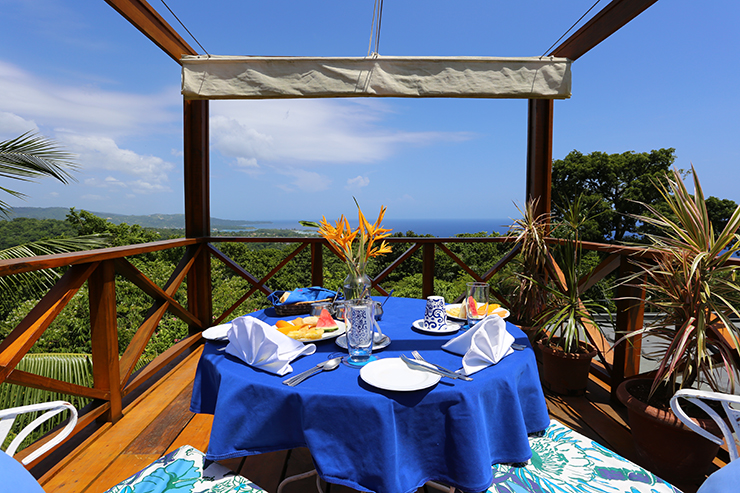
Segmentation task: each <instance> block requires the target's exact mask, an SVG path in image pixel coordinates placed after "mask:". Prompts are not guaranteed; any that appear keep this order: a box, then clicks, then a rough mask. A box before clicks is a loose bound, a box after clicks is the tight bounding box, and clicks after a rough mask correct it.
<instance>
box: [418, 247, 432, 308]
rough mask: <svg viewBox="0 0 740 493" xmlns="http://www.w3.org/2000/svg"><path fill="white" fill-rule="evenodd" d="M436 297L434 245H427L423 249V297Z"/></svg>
mask: <svg viewBox="0 0 740 493" xmlns="http://www.w3.org/2000/svg"><path fill="white" fill-rule="evenodd" d="M432 295H434V244H433V243H427V244H426V245H424V247H422V275H421V296H422V298H426V297H427V296H432Z"/></svg>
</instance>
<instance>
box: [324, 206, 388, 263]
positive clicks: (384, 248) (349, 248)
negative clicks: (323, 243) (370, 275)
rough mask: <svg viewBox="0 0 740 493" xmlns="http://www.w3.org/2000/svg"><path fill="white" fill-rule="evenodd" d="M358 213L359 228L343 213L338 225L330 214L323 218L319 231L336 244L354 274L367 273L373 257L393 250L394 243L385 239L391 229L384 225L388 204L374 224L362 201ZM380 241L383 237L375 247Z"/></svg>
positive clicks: (382, 208)
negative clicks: (332, 220) (332, 221)
mask: <svg viewBox="0 0 740 493" xmlns="http://www.w3.org/2000/svg"><path fill="white" fill-rule="evenodd" d="M357 212H358V218H359V223H360V224H359V226H358V227H357V228H356V229H354V230H353V229H352V227H351V226H350V225H349V220H348V219H347V218H346V217H344V214H342V215H341V216H339V219H337V222H336V223H335V225H332V224H330V223H329V222H328V221H327V220H326V217H322V218H321V222H320V227H319V234H321V236H323V237H324V238H326V240H327V241H328V242H329V244H330V245H332V246H333V247H334V249H335V250H336V252H337V253H338V254H339V256H340V257H341V258H342V260H344V262H345V263H346V264H347V266H348V267H349V268H350V270H351V271H352V272H353V273H355V274H363V273H364V272H365V266H366V265H367V261H368V260H369V259H371V258H373V257H378V256H380V255H383V254H385V253H390V252H391V246H390V245H389V244H388V243H387V242H386V241H385V240H384V238H388V237H389V236H390V231H391V230H390V229H386V228H383V227H381V223H382V222H383V217H384V216H385V212H386V208H385V206H381V207H380V213H379V214H378V219H377V220H376V221H375V223H373V224H370V222H369V221H368V220H367V219H366V218H365V215H364V214H363V213H362V209H360V206H359V204H358V205H357ZM355 240H358V241H357V242H356V241H355ZM379 240H382V241H381V243H380V245H377V246H374V245H375V244H376V242H377V241H379ZM356 243H357V245H355V244H356Z"/></svg>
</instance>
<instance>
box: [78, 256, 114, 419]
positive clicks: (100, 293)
mask: <svg viewBox="0 0 740 493" xmlns="http://www.w3.org/2000/svg"><path fill="white" fill-rule="evenodd" d="M87 282H88V288H89V292H90V295H89V298H90V338H91V341H92V361H93V380H94V383H93V386H94V388H95V389H98V390H103V391H105V392H110V399H109V400H110V410H109V411H108V414H107V416H106V419H107V420H108V421H111V422H113V423H115V422H116V421H118V420H119V419H121V417H122V416H123V413H122V407H121V386H120V382H119V380H120V379H121V370H120V368H119V360H118V325H117V323H116V283H115V269H114V267H113V261H112V260H105V261H103V262H101V263H100V265H99V266H98V268H97V269H95V271H94V272H93V273H92V274H91V275H90V278H89V279H88V281H87Z"/></svg>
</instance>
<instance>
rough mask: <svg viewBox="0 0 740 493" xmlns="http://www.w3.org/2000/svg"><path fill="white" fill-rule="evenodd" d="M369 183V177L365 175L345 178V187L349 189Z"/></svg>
mask: <svg viewBox="0 0 740 493" xmlns="http://www.w3.org/2000/svg"><path fill="white" fill-rule="evenodd" d="M369 184H370V178H368V177H367V176H362V175H360V176H357V177H355V178H350V179H349V180H347V186H346V187H345V188H347V190H351V189H357V188H362V187H366V186H368V185H369Z"/></svg>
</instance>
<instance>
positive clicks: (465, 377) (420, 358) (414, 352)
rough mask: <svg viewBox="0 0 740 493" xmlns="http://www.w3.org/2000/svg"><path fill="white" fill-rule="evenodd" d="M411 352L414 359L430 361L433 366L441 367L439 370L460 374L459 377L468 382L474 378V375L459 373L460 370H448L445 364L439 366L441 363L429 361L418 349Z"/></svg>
mask: <svg viewBox="0 0 740 493" xmlns="http://www.w3.org/2000/svg"><path fill="white" fill-rule="evenodd" d="M411 354H412V355H413V356H414V359H416V360H419V361H424V362H426V363H429V364H430V365H432V366H434V367H436V368H437V369H439V370H441V371H444V372H447V373H452V374H455V375H458V377H457V378H459V379H460V380H466V381H468V382H470V381H471V380H473V378H472V377H469V376H467V375H462V374H460V373H458V372H454V371H450V370H448V369H447V368H445V367H443V366H439V365H437V364H434V363H432V362H430V361H427V360H425V359H424V358H423V357H422V356H421V354H419V351H416V350H414V351H411Z"/></svg>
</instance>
